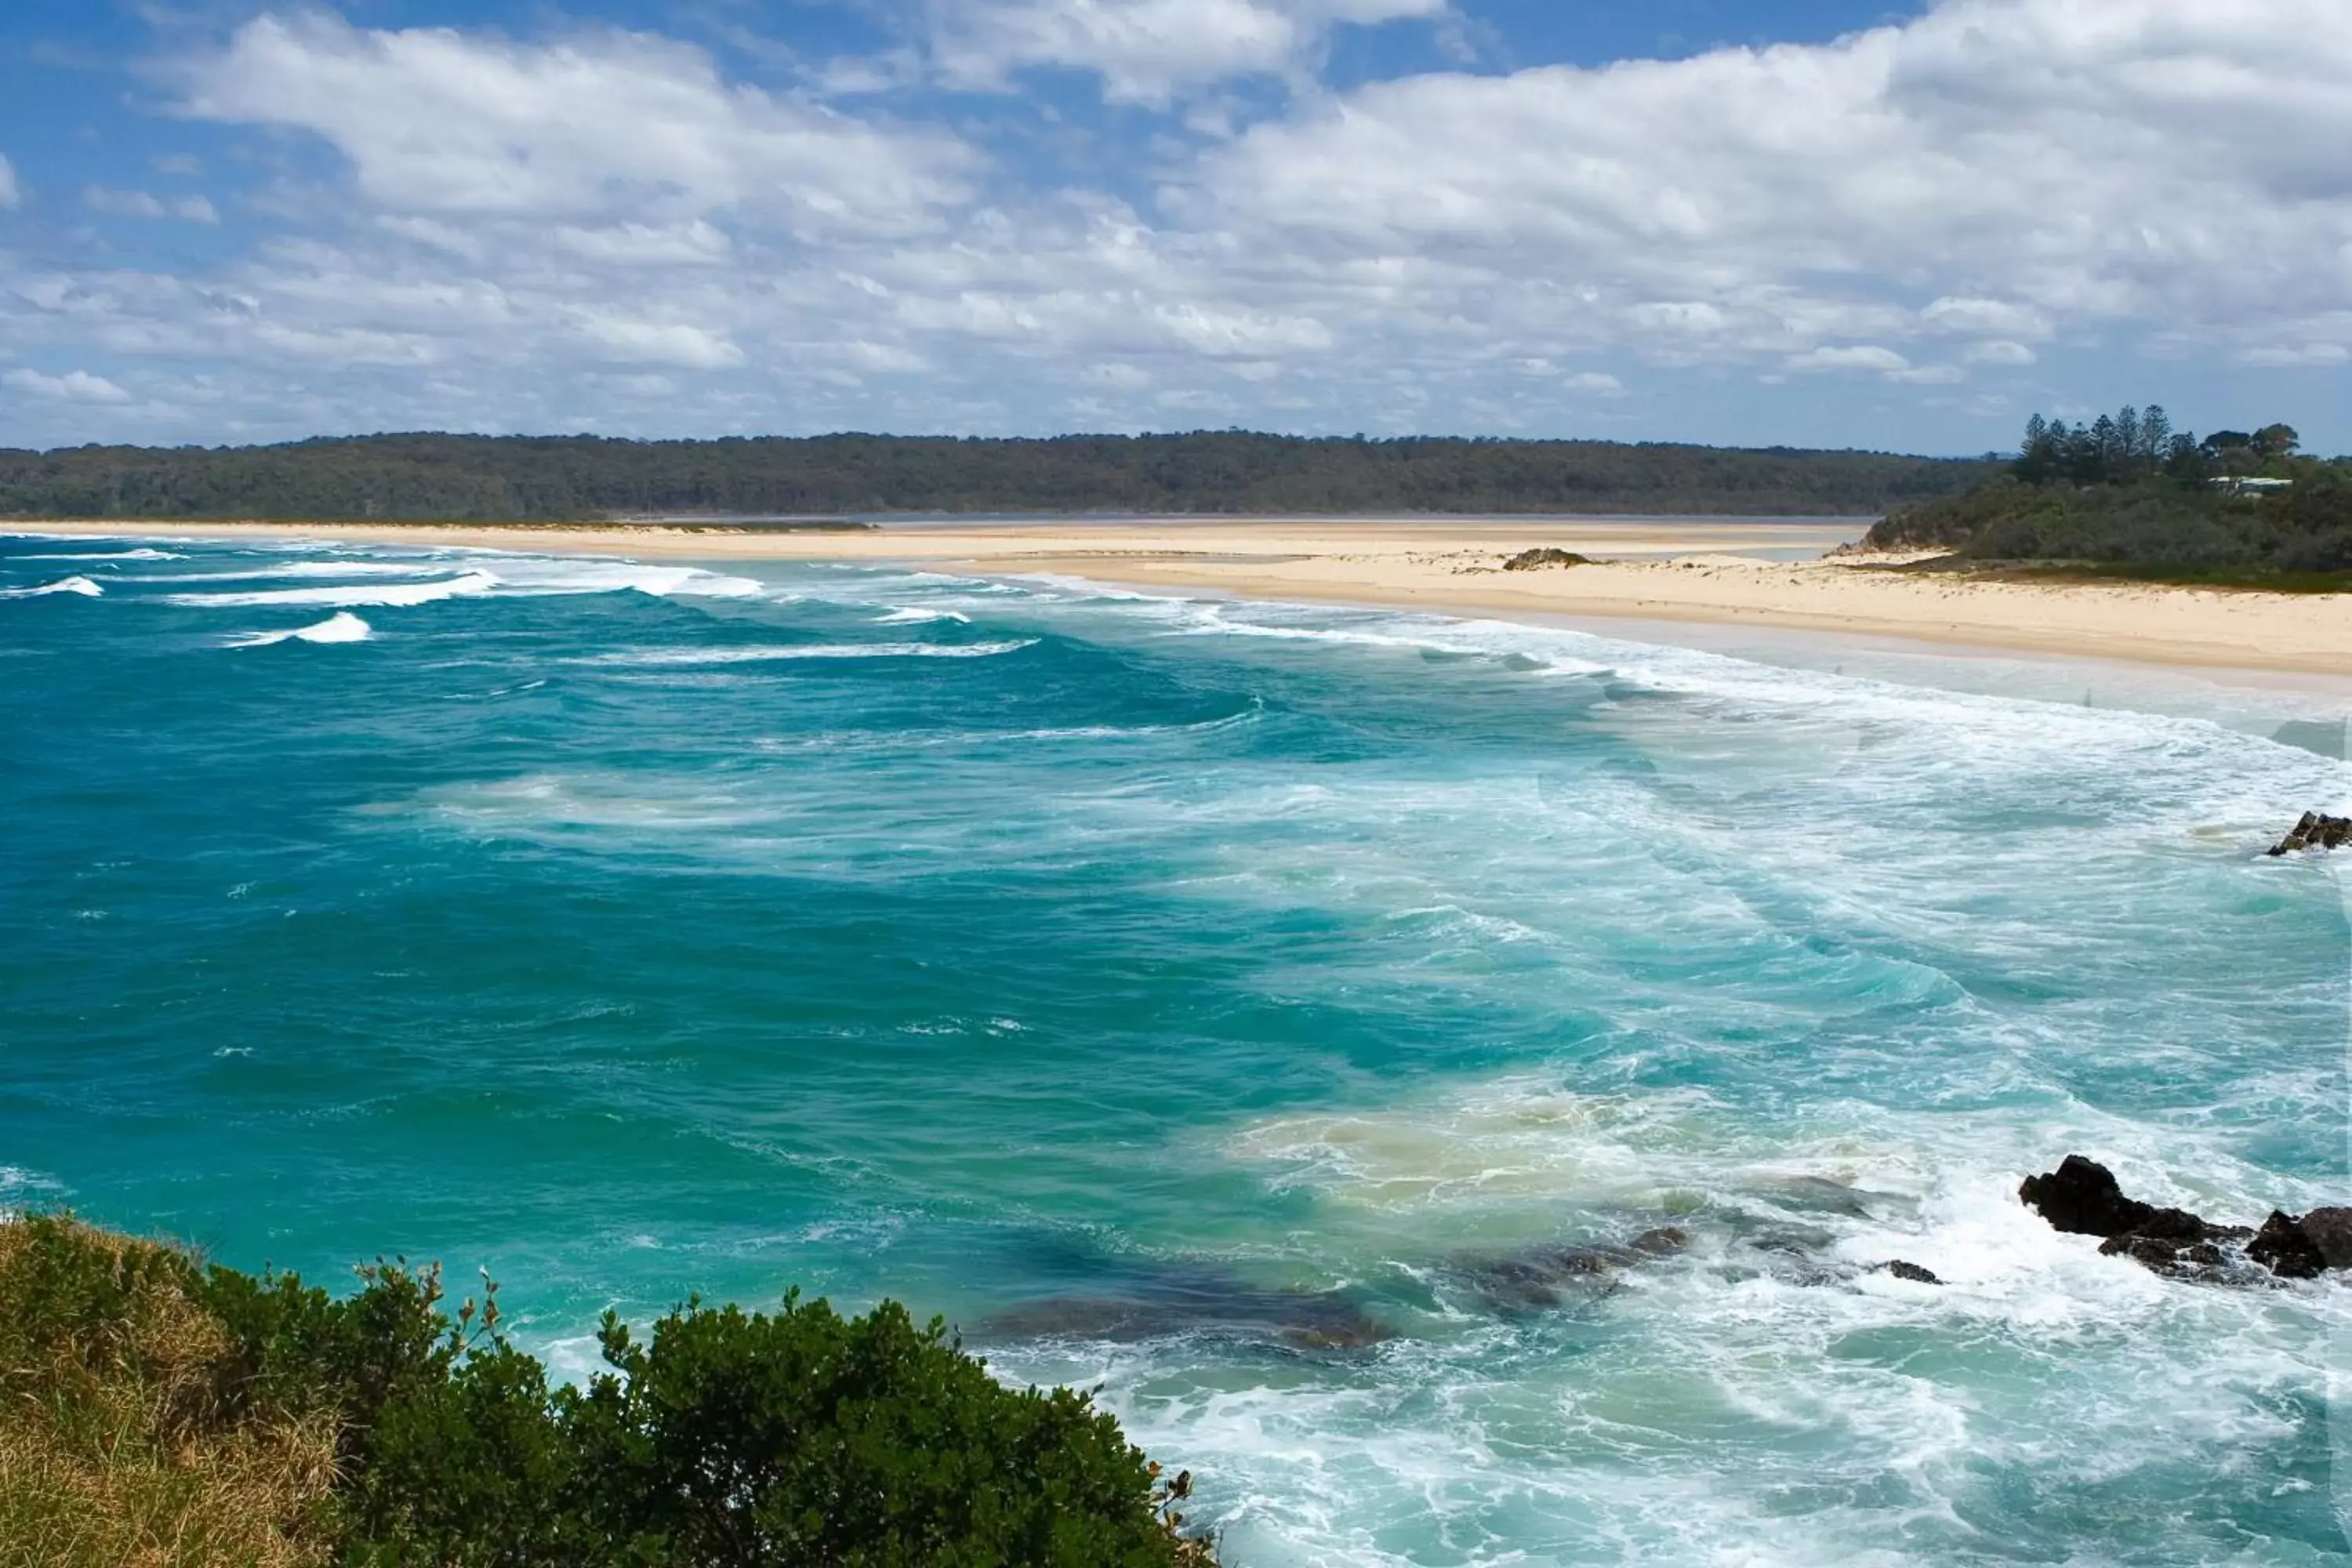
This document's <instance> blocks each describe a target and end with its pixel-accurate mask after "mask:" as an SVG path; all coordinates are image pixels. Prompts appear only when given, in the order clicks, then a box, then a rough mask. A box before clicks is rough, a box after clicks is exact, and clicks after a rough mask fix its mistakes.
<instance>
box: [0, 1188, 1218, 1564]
mask: <svg viewBox="0 0 2352 1568" xmlns="http://www.w3.org/2000/svg"><path fill="white" fill-rule="evenodd" d="M361 1274H362V1289H360V1290H358V1291H357V1292H356V1293H355V1294H352V1295H351V1296H348V1297H344V1298H341V1299H336V1298H333V1297H331V1296H329V1295H328V1294H327V1292H325V1291H323V1290H320V1289H315V1288H312V1287H309V1286H305V1285H304V1284H303V1283H302V1282H301V1281H300V1280H299V1279H295V1278H293V1277H291V1276H289V1275H283V1274H277V1275H265V1276H260V1277H256V1276H253V1275H249V1274H243V1273H239V1272H237V1271H236V1270H234V1269H229V1268H218V1267H213V1268H206V1267H204V1266H202V1265H200V1264H199V1263H198V1262H197V1261H196V1260H195V1259H194V1258H191V1257H189V1256H188V1255H186V1254H185V1253H183V1252H181V1251H178V1250H176V1249H174V1248H172V1247H159V1246H155V1245H152V1244H150V1243H146V1242H141V1241H136V1240H132V1239H130V1238H128V1237H121V1236H116V1235H112V1234H110V1233H107V1232H104V1231H100V1230H96V1229H93V1228H91V1227H89V1226H84V1225H81V1224H79V1223H78V1222H76V1221H74V1220H71V1219H69V1218H65V1217H61V1216H35V1217H31V1218H25V1219H18V1220H14V1221H6V1220H0V1568H17V1565H19V1564H23V1565H25V1568H35V1565H37V1568H120V1565H121V1564H123V1563H142V1564H147V1565H149V1568H200V1565H201V1568H215V1565H218V1564H227V1563H237V1564H242V1565H244V1568H330V1565H331V1564H333V1565H340V1568H541V1565H544V1568H557V1565H561V1568H721V1565H724V1568H806V1565H811V1564H828V1565H831V1568H1013V1565H1015V1564H1020V1565H1024V1568H1026V1565H1030V1564H1035V1565H1037V1568H1213V1556H1212V1554H1211V1552H1210V1550H1209V1548H1208V1547H1207V1546H1206V1545H1205V1544H1203V1543H1202V1542H1198V1541H1192V1540H1187V1539H1185V1538H1183V1537H1182V1536H1181V1535H1179V1534H1178V1533H1177V1530H1176V1527H1177V1526H1178V1525H1179V1524H1181V1521H1182V1515H1181V1510H1180V1505H1181V1501H1182V1500H1183V1499H1184V1497H1185V1496H1186V1495H1187V1494H1188V1493H1189V1491H1190V1489H1191V1478H1190V1477H1189V1476H1181V1475H1180V1476H1178V1477H1175V1478H1173V1479H1162V1478H1161V1476H1160V1472H1159V1469H1158V1467H1156V1466H1153V1465H1150V1464H1149V1463H1148V1462H1147V1461H1146V1460H1145V1458H1144V1457H1143V1456H1142V1455H1141V1454H1139V1453H1138V1452H1137V1451H1136V1450H1135V1449H1134V1448H1132V1447H1129V1445H1128V1443H1127V1441H1126V1439H1125V1438H1124V1437H1123V1436H1121V1435H1120V1432H1119V1428H1118V1423H1117V1422H1115V1421H1114V1420H1113V1419H1112V1418H1111V1417H1110V1416H1109V1415H1106V1414H1104V1413H1103V1412H1101V1411H1098V1410H1097V1409H1095V1408H1094V1407H1093V1405H1092V1403H1091V1401H1090V1399H1089V1398H1088V1397H1087V1395H1085V1394H1076V1393H1073V1392H1071V1391H1069V1390H1066V1389H1062V1390H1055V1391H1054V1392H1052V1393H1040V1392H1037V1391H1035V1390H1030V1391H1026V1392H1024V1391H1020V1390H1015V1389H1011V1388H1007V1387H1005V1386H1003V1384H999V1383H997V1382H996V1381H995V1379H993V1378H992V1377H991V1376H990V1375H989V1374H988V1372H987V1370H986V1368H985V1367H984V1366H982V1363H979V1362H978V1361H975V1360H974V1359H972V1358H971V1357H970V1356H968V1355H965V1354H964V1353H962V1352H961V1350H960V1349H958V1348H957V1347H956V1346H955V1345H954V1344H953V1343H951V1342H948V1341H946V1340H945V1339H943V1337H942V1335H941V1332H940V1329H939V1327H938V1326H937V1325H934V1326H932V1327H931V1328H929V1329H920V1328H918V1327H916V1326H915V1324H914V1323H913V1322H912V1321H909V1320H908V1316H907V1314H906V1312H905V1311H904V1310H902V1309H900V1308H898V1307H896V1306H893V1305H890V1304H888V1303H885V1304H884V1305H883V1306H881V1307H879V1308H877V1309H876V1310H874V1311H873V1312H872V1313H870V1314H868V1315H866V1316H865V1317H862V1318H844V1317H841V1316H838V1315H837V1314H835V1312H833V1311H832V1310H830V1309H829V1308H827V1307H826V1306H825V1304H824V1303H823V1302H821V1301H820V1302H817V1303H815V1304H814V1305H810V1304H806V1303H803V1302H801V1301H799V1300H796V1299H791V1298H788V1299H787V1300H786V1301H785V1303H784V1305H783V1308H782V1310H780V1311H778V1312H774V1313H767V1314H749V1313H744V1312H741V1311H739V1310H735V1309H734V1308H731V1307H730V1308H727V1309H725V1310H710V1309H709V1308H705V1307H702V1306H699V1305H691V1304H690V1305H688V1307H686V1308H684V1309H682V1310H679V1311H677V1312H675V1313H673V1314H671V1315H670V1316H669V1317H667V1318H666V1319H664V1320H663V1321H660V1322H659V1323H657V1324H656V1325H655V1327H654V1331H653V1334H652V1337H651V1338H650V1340H648V1341H642V1342H641V1341H639V1340H637V1339H636V1338H635V1336H633V1335H632V1334H631V1333H630V1331H628V1329H627V1328H626V1327H625V1326H624V1325H623V1324H621V1323H620V1322H619V1321H617V1320H615V1319H614V1318H613V1317H612V1316H611V1315H610V1314H607V1316H606V1318H605V1321H604V1331H603V1333H602V1336H601V1337H602V1340H603V1343H604V1358H605V1360H606V1362H607V1363H609V1365H610V1367H611V1369H612V1370H611V1371H609V1372H607V1373H604V1374H602V1375H599V1376H597V1377H594V1378H593V1379H591V1380H589V1382H588V1383H587V1384H586V1385H585V1386H583V1387H576V1388H575V1387H564V1386H551V1384H550V1381H549V1378H548V1374H547V1370H546V1368H545V1367H544V1366H542V1365H541V1363H539V1362H538V1361H536V1360H535V1359H533V1358H532V1357H530V1356H529V1355H527V1354H525V1353H524V1352H521V1351H520V1350H517V1349H516V1348H515V1347H514V1346H513V1345H511V1344H510V1343H509V1342H507V1341H505V1340H504V1339H503V1338H502V1337H500V1335H499V1329H498V1310H497V1297H496V1287H495V1286H489V1287H488V1289H486V1290H485V1292H484V1294H483V1295H482V1296H481V1298H480V1299H478V1300H468V1301H467V1302H466V1304H465V1305H464V1307H463V1308H462V1309H460V1310H458V1311H457V1314H456V1316H455V1321H452V1319H451V1317H450V1316H449V1315H448V1314H446V1312H445V1311H444V1310H443V1305H442V1295H441V1282H440V1274H439V1271H438V1270H437V1269H433V1268H425V1269H417V1268H407V1267H404V1266H402V1265H399V1264H388V1265H387V1264H379V1265H377V1266H375V1267H373V1268H366V1269H362V1271H361ZM485 1283H486V1285H487V1281H486V1282H485Z"/></svg>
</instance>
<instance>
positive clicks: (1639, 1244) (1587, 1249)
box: [1456, 1225, 1690, 1312]
mask: <svg viewBox="0 0 2352 1568" xmlns="http://www.w3.org/2000/svg"><path fill="white" fill-rule="evenodd" d="M1689 1246H1690V1237H1689V1235H1688V1234H1687V1233H1686V1232H1685V1231H1683V1230H1681V1229H1680V1228H1678V1227H1676V1226H1671V1225H1664V1226H1658V1227H1657V1228H1656V1229H1654V1230H1645V1231H1643V1233H1642V1234H1641V1235H1639V1236H1637V1237H1634V1238H1633V1240H1632V1241H1631V1242H1630V1243H1628V1244H1627V1245H1625V1246H1623V1247H1618V1246H1614V1245H1612V1244H1607V1243H1601V1244H1595V1245H1591V1246H1583V1247H1536V1248H1534V1249H1532V1250H1530V1251H1527V1252H1521V1253H1516V1254H1514V1255H1512V1256H1510V1257H1508V1258H1469V1259H1465V1260H1462V1261H1460V1262H1459V1263H1457V1265H1456V1267H1457V1268H1459V1269H1460V1270H1461V1272H1462V1274H1463V1275H1464V1276H1465V1278H1466V1279H1467V1280H1468V1282H1469V1284H1470V1286H1471V1288H1472V1289H1475V1290H1476V1291H1477V1292H1478V1294H1479V1295H1480V1296H1482V1297H1484V1298H1485V1299H1486V1303H1487V1305H1489V1306H1490V1307H1492V1308H1494V1310H1496V1311H1498V1312H1532V1311H1541V1310H1547V1309H1549V1308H1554V1307H1561V1306H1565V1305H1567V1304H1568V1303H1569V1301H1570V1300H1576V1299H1580V1300H1591V1299H1592V1298H1593V1297H1596V1296H1605V1295H1607V1294H1609V1293H1610V1292H1611V1291H1612V1290H1614V1289H1616V1288H1617V1281H1616V1279H1615V1276H1616V1275H1617V1274H1619V1273H1620V1272H1622V1270H1624V1269H1627V1268H1633V1267H1635V1266H1636V1265H1638V1264H1643V1263H1649V1262H1654V1261H1655V1260H1656V1259H1658V1258H1667V1257H1671V1256H1673V1255H1674V1254H1675V1253H1677V1252H1681V1251H1683V1250H1684V1249H1685V1248H1686V1247H1689Z"/></svg>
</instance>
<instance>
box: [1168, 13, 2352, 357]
mask: <svg viewBox="0 0 2352 1568" xmlns="http://www.w3.org/2000/svg"><path fill="white" fill-rule="evenodd" d="M2347 76H2352V27H2347V26H2345V21H2344V13H2343V9H2342V4H2341V0H2242V3H2241V4H2236V5H2230V6H2214V5H2210V4H2208V3H2207V0H1950V3H1948V4H1946V5H1942V6H1940V7H1938V8H1937V9H1936V10H1934V11H1932V12H1931V13H1929V14H1928V15H1927V16H1923V17H1921V18H1919V19H1917V20H1916V21H1913V22H1910V23H1907V24H1905V25H1903V26H1887V27H1881V28H1878V29H1875V30H1873V31H1870V32H1866V33H1862V34H1858V35H1855V36H1853V37H1847V38H1843V39H1841V40H1839V41H1837V42H1835V43H1832V44H1828V45H1820V46H1794V45H1790V46H1779V47H1771V48H1766V49H1760V50H1759V49H1724V50H1718V51H1717V52H1714V53H1711V54H1706V55H1702V56H1699V57H1696V58H1689V59H1683V60H1675V61H1646V62H1641V61H1637V62H1621V63H1619V64H1617V65H1614V66H1612V67H1609V68H1604V69H1592V70H1588V69H1580V68H1567V67H1552V68H1542V69H1534V70H1526V71H1521V72H1518V73H1516V74H1513V75H1509V76H1504V77H1479V76H1467V75H1436V76H1423V77H1416V78H1412V79H1406V80H1402V81H1394V82H1387V83H1381V84H1377V85H1373V86H1370V87H1366V88H1364V89H1360V90H1358V91H1355V92H1353V93H1350V94H1348V95H1345V96H1344V97H1340V98H1338V99H1336V100H1330V101H1329V102H1328V103H1325V104H1321V105H1318V106H1316V107H1313V108H1311V109H1310V110H1307V111H1306V112H1303V113H1301V114H1299V115H1297V116H1296V117H1293V118H1289V119H1286V120H1281V121H1268V122H1265V123H1262V124H1260V125H1258V126H1256V127H1255V128H1253V129H1252V130H1250V131H1249V132H1246V133H1244V135H1242V136H1241V137H1240V138H1238V139H1237V140H1236V141H1235V142H1233V143H1232V144H1231V145H1230V146H1229V147H1227V148H1225V149H1223V150H1220V151H1218V152H1216V153H1213V154H1212V155H1211V156H1210V158H1209V159H1208V161H1207V163H1206V164H1205V165H1204V166H1203V167H1202V169H1201V170H1200V171H1198V172H1197V174H1194V175H1193V176H1192V177H1191V178H1188V179H1182V180H1177V181H1173V182H1171V191H1170V200H1171V203H1172V204H1173V205H1174V207H1175V210H1177V211H1179V212H1181V213H1182V214H1183V215H1184V216H1185V217H1186V218H1187V219H1188V221H1190V222H1192V223H1193V224H1196V225H1200V226H1215V227H1217V228H1219V229H1221V230H1223V231H1225V232H1229V233H1234V234H1241V233H1250V234H1254V235H1257V236H1261V237H1265V236H1271V235H1276V234H1280V235H1285V236H1287V237H1289V241H1290V243H1291V245H1292V246H1294V247H1297V249H1299V250H1301V251H1302V252H1308V253H1311V254H1314V255H1317V256H1319V257H1324V258H1334V257H1344V256H1359V257H1360V256H1368V255H1383V256H1410V257H1414V258H1423V259H1427V258H1461V259H1463V260H1464V261H1465V262H1466V263H1469V264H1472V265H1481V266H1486V267H1491V268H1493V270H1494V271H1495V273H1496V275H1497V276H1498V277H1501V278H1507V279H1512V280H1514V282H1515V284H1516V289H1515V290H1514V291H1516V292H1518V293H1520V294H1522V295H1532V294H1533V293H1534V292H1535V290H1536V289H1538V288H1540V289H1542V290H1543V291H1544V292H1546V293H1547V294H1549V295H1552V296H1554V297H1558V296H1559V295H1562V294H1564V293H1567V292H1569V291H1570V290H1573V289H1577V288H1580V287H1585V288H1590V289H1593V290H1595V291H1596V292H1597V294H1598V295H1599V296H1600V297H1601V300H1603V301H1604V302H1605V301H1606V300H1610V299H1612V298H1613V299H1615V300H1622V301H1623V303H1622V304H1621V305H1620V306H1618V307H1617V308H1618V310H1619V311H1620V313H1621V315H1622V318H1623V319H1624V320H1625V321H1628V322H1629V323H1630V324H1632V325H1633V326H1634V327H1636V328H1639V329H1643V330H1645V331H1682V332H1685V333H1687V332H1692V331H1696V330H1697V329H1699V328H1702V327H1704V328H1705V329H1706V330H1707V331H1709V332H1712V333H1715V334H1716V335H1717V336H1718V337H1720V338H1721V339H1722V340H1723V342H1725V344H1726V346H1730V345H1734V344H1737V345H1744V346H1745V347H1746V348H1747V349H1748V350H1749V351H1750V352H1754V353H1768V352H1775V351H1779V352H1797V353H1802V352H1803V351H1804V350H1805V349H1806V348H1807V347H1811V346H1816V345H1818V344H1819V343H1820V342H1823V341H1825V340H1826V339H1829V338H1833V337H1834V336H1836V335H1839V334H1837V333H1834V332H1830V333H1819V334H1814V333H1809V332H1807V331H1805V330H1804V329H1803V326H1802V323H1801V321H1799V320H1798V319H1797V318H1798V317H1799V316H1801V315H1802V314H1804V313H1806V312H1807V311H1811V310H1819V309H1821V308H1823V307H1829V308H1846V309H1869V308H1872V307H1880V308H1888V309H1891V310H1894V311H1895V312H1896V313H1898V314H1900V313H1904V312H1906V311H1908V312H1914V313H1913V314H1911V316H1910V319H1911V321H1913V322H1914V325H1913V327H1912V329H1911V330H1912V331H1923V330H1924V331H1956V332H1966V333H1970V334H1976V335H1983V336H1989V337H1999V338H2001V339H2004V340H2007V341H2010V342H2032V341H2037V340H2041V339H2043V338H2046V337H2047V336H2049V334H2050V333H2051V331H2053V330H2055V327H2054V324H2055V323H2063V322H2069V321H2072V322H2084V321H2133V320H2138V321H2149V322H2156V321H2173V322H2189V323H2199V324H2204V323H2215V322H2233V321H2248V320H2260V321H2263V322H2265V323H2268V324H2270V325H2271V326H2273V327H2274V328H2275V330H2277V331H2280V332H2282V333H2283V334H2286V335H2290V336H2293V335H2296V334H2298V333H2299V332H2300V331H2301V324H2300V323H2301V321H2302V319H2303V318H2305V316H2306V315H2308V314H2310V313H2312V312H2315V311H2321V310H2329V309H2335V308H2338V307H2340V306H2341V305H2342V304H2343V302H2344V301H2345V300H2346V296H2347V289H2352V273H2347V268H2346V267H2345V265H2344V262H2343V257H2344V256H2345V255H2346V254H2347V252H2346V250H2345V248H2344V247H2346V246H2347V244H2352V156H2347V153H2346V149H2347V146H2352V93H2347V92H2346V91H2344V90H2343V89H2342V83H2343V81H2344V80H2345V79H2347ZM1259 243H1260V244H1261V246H1263V245H1265V244H1267V243H1268V241H1266V240H1265V239H1263V238H1262V239H1261V240H1260V242H1259ZM1644 300H1652V301H1655V300H1669V301H1675V303H1673V304H1670V305H1660V304H1655V303H1644V302H1643V301H1644ZM1908 301H1916V303H1908ZM1530 302H1531V303H1532V300H1530ZM1702 307H1703V308H1704V309H1705V310H1712V311H1714V312H1716V313H1717V317H1719V318H1720V320H1719V321H1717V320H1716V319H1711V318H1710V317H1708V316H1707V315H1706V314H1705V313H1703V310H1702V309H1701V308H1702ZM1792 311H1793V312H1794V313H1793V314H1792ZM1669 312H1672V314H1669ZM1807 336H1813V337H1814V342H1813V343H1811V344H1808V343H1806V342H1803V341H1802V340H1803V339H1804V338H1806V337H1807ZM1791 338H1794V339H1796V340H1798V341H1797V342H1793V343H1792V342H1790V339H1791Z"/></svg>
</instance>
